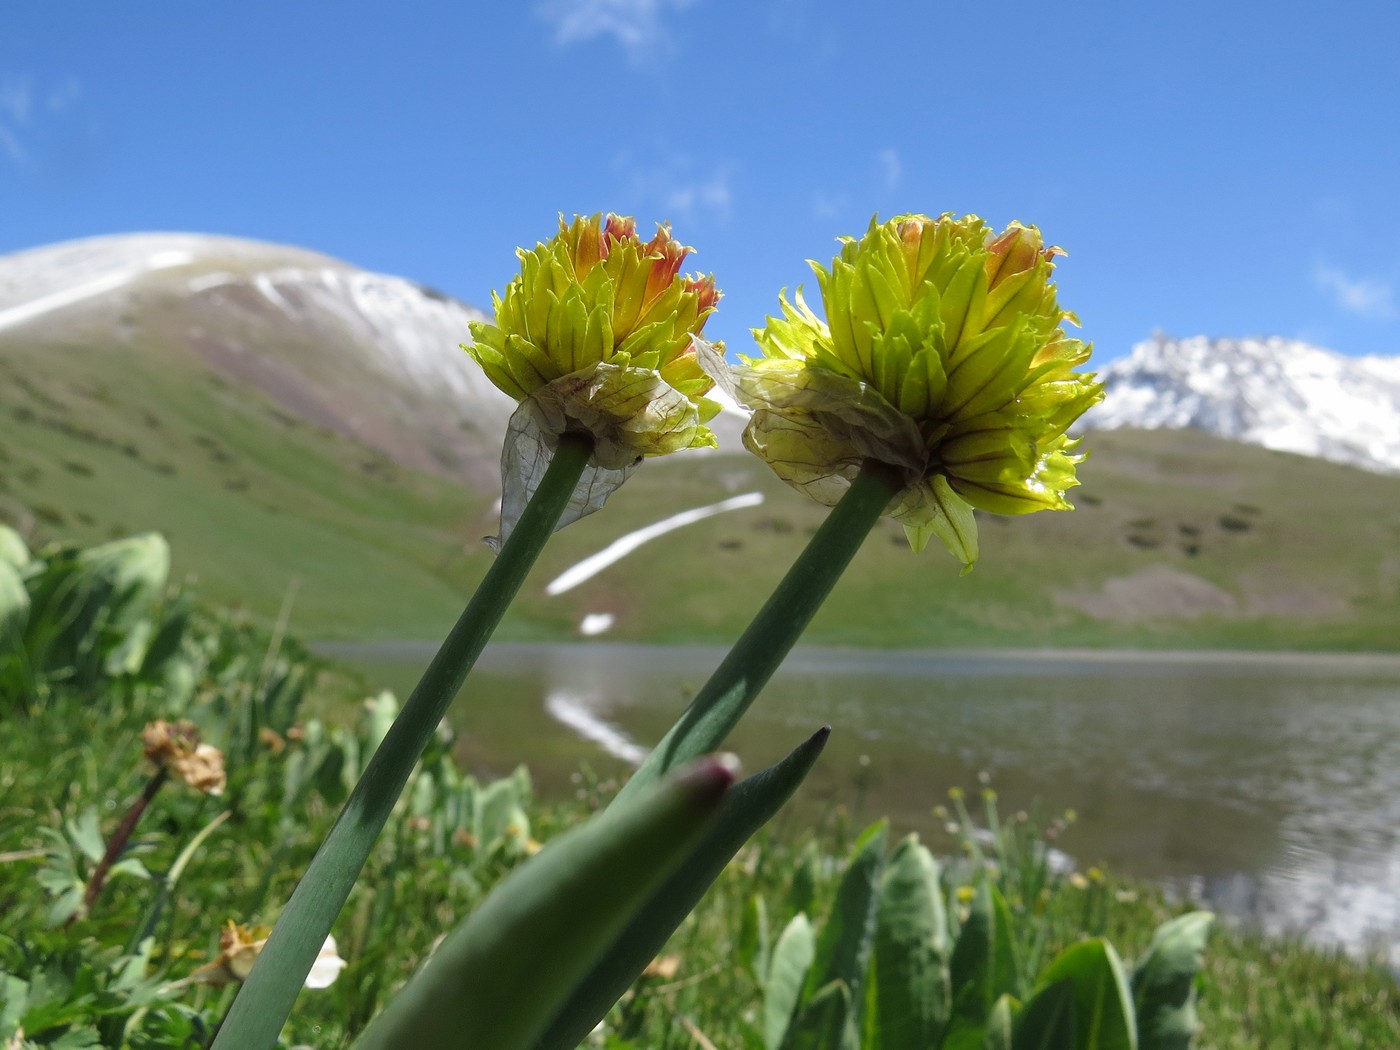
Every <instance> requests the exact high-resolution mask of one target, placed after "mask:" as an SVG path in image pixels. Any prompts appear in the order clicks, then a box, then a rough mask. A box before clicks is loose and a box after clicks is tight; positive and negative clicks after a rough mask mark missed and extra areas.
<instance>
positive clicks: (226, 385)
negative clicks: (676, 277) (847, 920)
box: [0, 335, 1400, 650]
mask: <svg viewBox="0 0 1400 1050" xmlns="http://www.w3.org/2000/svg"><path fill="white" fill-rule="evenodd" d="M138 344H139V345H140V346H141V349H139V350H137V349H133V346H135V345H138ZM1087 445H1088V447H1089V448H1090V450H1091V453H1092V454H1091V458H1090V460H1089V462H1088V463H1086V464H1085V465H1084V466H1083V468H1082V469H1081V472H1080V474H1081V477H1082V479H1083V480H1084V487H1083V488H1081V489H1079V490H1077V493H1076V494H1075V501H1076V502H1077V503H1078V505H1079V508H1080V509H1079V510H1078V511H1076V512H1074V513H1072V514H1050V513H1045V514H1038V515H1034V516H1031V517H1028V518H1022V519H1016V520H1009V519H990V518H984V519H983V524H982V546H983V554H982V560H981V562H980V563H979V565H978V566H977V568H976V570H975V571H974V572H973V573H971V574H970V575H969V576H966V577H959V575H958V566H957V564H956V563H955V562H954V561H953V559H951V558H950V557H948V556H946V555H945V554H943V553H942V552H941V550H936V549H933V548H930V549H929V550H928V551H926V552H925V553H924V554H922V555H919V556H915V555H914V554H912V553H911V552H910V551H909V550H908V548H907V546H906V545H905V543H904V539H903V534H902V531H901V530H900V529H899V528H898V527H897V526H896V525H894V524H893V523H891V522H884V523H882V524H881V525H880V526H879V527H878V528H877V530H876V532H875V534H874V535H872V537H871V539H870V540H869V541H868V542H867V544H866V546H865V548H864V549H863V550H862V551H861V553H860V555H859V556H858V557H857V559H856V561H855V563H854V565H853V566H852V568H851V570H850V571H849V572H848V573H847V575H846V577H845V579H843V581H842V583H841V585H840V587H839V588H838V590H837V592H836V594H835V595H834V596H833V598H832V599H831V601H830V602H829V603H828V606H827V607H826V609H824V611H823V612H822V614H821V615H820V616H819V617H818V619H817V621H816V623H815V624H814V625H813V628H812V630H811V632H809V634H808V636H807V638H808V640H809V641H812V642H818V643H830V644H849V645H881V646H910V647H913V646H966V645H974V646H976V645H1063V646H1071V645H1072V646H1080V645H1084V646H1103V645H1107V646H1163V647H1165V646H1173V647H1184V646H1210V647H1232V648H1290V649H1292V648H1304V649H1305V648H1343V649H1376V650H1394V649H1396V648H1400V478H1396V477H1382V476H1377V475H1373V474H1368V473H1365V472H1362V471H1360V470H1355V469H1351V468H1346V467H1340V466H1335V465H1332V464H1328V463H1323V462H1321V461H1317V460H1311V459H1306V458H1302V457H1297V456H1291V455H1285V454H1281V453H1272V452H1268V451H1264V450H1260V449H1257V448H1252V447H1248V446H1244V445H1239V444H1235V443H1232V442H1226V441H1221V440H1217V439H1213V438H1211V437H1208V436H1206V435H1204V434H1200V433H1195V432H1166V431H1157V432H1127V431H1120V432H1106V433H1096V434H1092V435H1091V436H1090V439H1089V441H1088V442H1087ZM755 489H759V490H761V491H763V492H765V493H766V494H767V496H768V498H767V500H766V501H765V503H764V504H763V505H761V506H759V507H756V508H752V509H747V510H741V511H736V512H733V513H730V514H726V515H723V516H721V517H718V518H715V519H712V520H710V521H707V522H704V523H702V524H699V525H696V526H691V527H687V528H684V529H681V530H679V531H677V532H674V533H671V534H669V535H667V536H665V537H663V538H661V539H659V540H656V541H654V542H652V543H650V544H647V545H645V546H643V547H642V548H641V549H639V550H638V551H636V552H635V553H634V554H631V555H629V556H628V557H627V558H625V559H624V560H623V561H621V562H619V563H618V564H616V565H614V566H613V567H611V568H610V569H607V570H605V571H603V572H602V573H600V574H599V575H598V576H596V577H594V578H593V579H591V580H589V581H587V582H586V583H584V584H582V585H581V586H579V587H578V588H576V589H575V590H572V591H570V592H568V593H566V594H564V595H562V596H560V597H557V598H549V597H546V596H545V595H544V594H543V586H544V583H545V582H546V581H548V580H549V579H551V578H552V577H553V576H554V575H555V574H557V573H558V572H560V571H562V570H563V569H564V568H566V567H568V566H569V565H571V564H573V563H574V562H576V561H578V560H579V559H581V558H583V557H585V556H586V555H588V554H591V553H593V552H594V551H596V550H598V549H600V548H602V547H604V546H606V545H607V544H608V543H609V542H611V541H612V540H614V539H615V538H617V537H618V536H620V535H622V534H624V533H626V532H628V531H630V530H632V529H635V528H639V527H641V526H643V525H646V524H650V523H652V522H654V521H657V520H658V519H660V518H662V517H664V516H666V515H669V514H671V513H674V512H676V511H679V510H684V509H687V508H690V507H695V506H700V505H704V504H706V503H711V502H714V501H717V500H720V499H723V498H725V497H726V496H728V495H732V494H735V493H738V492H746V491H753V490H755ZM494 497H495V492H494V491H483V490H482V487H481V486H480V485H478V486H477V487H476V491H472V489H471V488H470V487H469V486H468V485H467V484H466V483H465V482H462V481H459V480H457V479H454V478H450V477H442V476H436V475H430V474H425V473H421V472H417V471H413V470H409V469H406V468H404V467H402V466H400V465H398V464H396V463H394V462H392V461H391V460H389V459H388V458H387V457H386V456H385V455H384V454H382V453H379V452H374V451H371V450H368V449H366V448H364V447H363V446H360V445H358V444H356V443H354V442H353V441H351V440H349V439H347V438H345V437H342V436H339V435H337V434H335V433H333V432H332V431H330V430H329V429H326V428H324V427H321V426H318V425H315V424H312V423H309V422H305V421H304V420H301V419H299V418H297V417H295V416H294V415H292V414H290V413H289V412H288V411H286V410H285V408H284V407H279V406H278V405H277V404H275V403H274V402H273V401H272V400H270V399H269V398H268V397H266V396H265V395H264V394H263V393H261V392H260V391H259V390H257V389H254V388H253V387H251V386H249V385H245V384H243V383H241V382H238V381H233V380H229V379H221V378H219V377H218V376H216V375H215V374H214V373H212V372H210V371H209V370H208V369H207V368H206V367H205V365H204V364H202V363H200V362H199V361H198V360H197V359H194V358H192V357H191V356H190V355H188V354H186V353H182V352H181V350H180V349H179V347H178V346H176V345H175V344H174V343H173V342H165V341H162V340H160V339H151V340H148V341H141V340H137V341H135V342H127V343H125V344H121V345H101V346H97V345H86V344H83V343H80V342H79V343H70V344H67V345H55V344H53V343H37V342H36V343H26V342H24V341H23V340H22V339H20V338H17V337H15V336H13V335H11V336H9V337H7V339H6V341H5V345H4V346H3V347H0V519H3V520H6V521H8V522H10V523H11V524H14V525H15V526H16V527H18V528H19V529H20V530H21V531H22V532H24V533H26V534H27V535H28V536H29V538H30V539H31V541H32V542H35V543H37V542H42V541H43V540H44V539H46V538H55V537H72V538H75V539H77V540H79V541H83V542H90V541H93V540H98V539H104V538H107V537H110V536H116V535H126V534H130V533H132V532H137V531H143V530H148V529H155V530H159V531H161V532H164V533H165V534H166V535H167V536H168V537H169V538H170V540H171V543H172V547H173V550H174V555H175V558H176V569H177V573H183V574H187V575H191V576H195V577H197V578H198V581H199V593H200V595H201V597H202V598H203V599H205V600H208V601H212V602H218V603H227V604H236V605H242V606H245V607H247V608H249V609H250V610H252V611H253V612H254V613H255V614H257V615H258V616H261V617H266V618H271V617H272V616H273V615H275V613H276V611H277V609H278V607H279V605H280V604H281V602H282V601H283V598H284V596H285V595H286V594H287V593H288V590H289V588H295V591H294V606H293V609H294V612H293V616H292V626H293V629H294V630H295V631H296V632H297V633H298V634H300V635H301V636H303V637H313V638H314V637H349V638H355V637H361V638H418V637H427V638H434V637H438V636H440V635H441V634H442V633H443V632H444V631H445V629H446V627H447V625H448V624H449V623H450V621H451V620H452V619H453V618H455V616H456V615H457V613H458V612H459V611H460V608H461V603H462V600H463V596H464V595H465V594H466V593H467V592H468V591H469V590H470V588H471V587H472V585H473V584H474V582H475V580H476V579H478V578H479V576H480V574H481V573H482V571H483V570H484V567H485V565H486V562H487V559H488V557H489V554H488V553H487V551H486V549H485V547H484V546H483V545H482V544H481V543H480V542H479V541H480V537H482V536H484V535H486V534H488V533H490V532H492V531H494V527H495V522H494V520H493V519H492V516H491V513H490V505H491V503H492V501H493V499H494ZM824 513H825V512H824V510H823V509H822V508H820V507H816V506H814V505H809V504H807V503H806V502H804V501H803V500H802V499H801V498H800V497H798V496H797V495H796V494H795V493H792V492H790V491H788V490H786V489H785V488H783V487H782V486H781V485H779V484H778V483H777V482H776V481H774V480H773V479H772V477H771V475H769V474H768V472H767V470H766V468H765V467H763V465H762V464H760V463H758V462H757V461H756V460H752V459H751V458H750V457H747V456H745V455H709V456H693V457H690V458H688V459H685V460H677V461H672V462H664V461H662V462H656V463H650V464H647V465H646V466H645V467H643V469H642V470H640V471H639V472H638V474H637V475H636V476H635V477H634V478H633V479H632V480H631V481H629V482H628V484H627V485H626V486H625V487H624V488H623V489H622V490H621V491H620V492H619V493H618V494H617V496H616V497H614V501H613V502H612V503H611V504H609V506H608V508H607V509H606V510H605V511H604V512H603V513H602V514H599V515H595V516H594V517H592V518H589V519H585V520H584V521H581V522H579V523H577V524H575V525H573V526H571V527H569V528H568V529H567V530H565V531H564V532H562V533H560V534H559V536H558V537H556V539H555V541H554V542H553V543H552V544H551V546H550V547H549V549H547V551H546V553H545V555H544V556H543V558H542V560H541V564H540V566H539V567H538V569H537V571H536V576H535V578H534V580H533V581H532V583H531V584H530V585H529V586H527V593H526V594H524V595H523V596H522V599H521V601H520V602H519V603H518V604H517V606H516V607H515V609H514V610H513V612H512V614H511V616H510V618H509V619H508V620H507V623H506V625H505V627H504V629H503V633H504V634H505V635H507V636H510V637H515V638H536V637H567V636H571V635H572V634H573V633H574V630H575V625H576V624H577V623H578V622H579V620H580V619H581V618H582V617H583V615H584V614H586V613H590V612H609V613H612V614H613V615H614V616H615V617H616V626H615V627H614V629H613V630H612V632H610V634H609V635H608V637H610V638H615V639H624V638H625V639H645V640H664V641H672V642H675V641H712V642H722V641H726V640H730V639H732V638H733V637H734V636H735V635H736V634H737V632H738V631H739V630H740V629H741V628H742V626H743V624H744V623H746V622H747V619H748V617H749V616H750V615H751V614H752V613H753V612H754V611H755V610H756V609H757V607H758V605H759V604H760V603H761V601H762V600H763V598H764V597H765V596H766V595H767V593H768V591H769V589H770V587H771V586H772V584H773V583H774V582H775V581H776V579H777V578H778V577H779V576H780V575H781V573H782V571H783V570H784V568H785V567H786V566H787V565H788V564H789V563H790V562H791V560H792V558H793V556H794V555H795V553H796V549H797V545H798V544H799V543H800V542H802V541H803V540H804V539H805V537H806V535H807V534H809V533H810V532H811V531H812V530H813V529H814V528H815V527H816V524H817V523H818V522H819V521H820V519H821V517H822V515H823V514H824Z"/></svg>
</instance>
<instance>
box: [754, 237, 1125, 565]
mask: <svg viewBox="0 0 1400 1050" xmlns="http://www.w3.org/2000/svg"><path fill="white" fill-rule="evenodd" d="M1060 254H1063V253H1062V252H1061V251H1060V250H1059V249H1058V248H1053V247H1045V246H1044V244H1043V242H1042V240H1041V236H1040V231H1039V230H1037V229H1036V228H1035V227H1033V226H1022V225H1021V224H1019V223H1013V224H1011V225H1010V226H1008V227H1007V228H1006V230H1004V231H1003V232H1002V233H1000V234H997V233H995V232H994V231H993V230H992V229H991V228H990V227H988V226H987V225H986V224H985V223H984V222H983V221H982V220H981V219H979V218H977V217H976V216H975V215H968V216H964V217H963V218H961V219H958V218H954V217H953V216H952V215H943V216H940V217H939V218H937V219H931V218H929V217H927V216H924V215H904V216H900V217H898V218H896V219H893V220H890V221H888V222H885V223H878V222H875V221H872V222H871V224H870V228H869V230H868V231H867V232H866V234H865V236H864V237H862V238H860V239H859V240H857V239H854V238H846V239H844V242H843V245H842V249H841V253H840V254H839V255H838V256H837V257H836V258H835V259H834V260H833V261H832V264H831V267H830V269H827V268H826V267H823V266H820V265H819V264H816V263H813V264H812V266H813V269H814V270H815V271H816V274H817V279H818V282H819V283H820V286H821V292H822V300H823V302H824V304H825V307H826V315H827V320H826V321H825V322H824V321H822V320H821V319H820V318H819V317H817V316H816V315H815V314H814V313H813V312H812V311H811V310H810V309H809V308H808V307H807V304H806V303H805V302H804V301H803V298H802V295H801V293H800V292H799V293H798V295H797V296H796V301H795V303H794V302H789V301H788V300H787V299H786V297H784V298H782V300H781V302H782V310H783V317H782V318H781V319H778V318H769V320H768V324H767V326H766V327H764V328H763V329H759V330H755V332H754V336H755V338H756V339H757V340H758V343H759V346H760V347H761V348H762V350H763V351H764V355H765V356H764V357H763V358H760V359H746V365H747V367H745V368H743V369H741V370H740V379H739V387H740V394H741V397H742V399H743V400H744V401H745V402H746V403H748V405H749V406H750V407H751V408H753V409H754V416H753V420H752V422H751V423H750V426H749V428H748V430H747V431H746V432H745V443H746V444H747V445H748V447H749V448H750V449H751V450H752V451H754V452H756V453H757V454H758V455H759V456H761V457H762V458H763V459H765V460H766V461H767V462H768V463H769V465H770V466H771V467H772V468H773V469H774V471H775V472H776V473H778V475H779V476H780V477H782V478H783V479H784V480H786V481H788V482H789V483H790V484H792V485H793V486H794V487H797V488H799V489H801V490H802V491H804V492H807V493H808V494H809V495H812V496H813V497H814V498H816V499H818V500H820V501H821V502H824V503H834V502H835V501H836V499H838V498H839V497H840V495H841V493H842V492H843V491H844V490H845V488H846V486H847V485H848V484H849V479H850V478H851V477H853V476H854V474H855V473H856V472H857V471H858V470H859V469H860V466H861V464H862V463H863V462H864V461H865V460H867V459H875V460H879V461H881V462H884V463H888V464H891V465H893V466H895V467H898V468H900V470H901V471H902V472H903V474H904V477H905V481H906V485H905V488H904V489H903V491H902V492H901V493H900V494H899V496H898V497H897V498H896V500H895V502H894V503H893V504H891V507H890V510H889V511H888V513H890V514H892V515H893V516H894V517H895V518H897V519H898V520H900V521H901V522H903V523H904V525H905V528H906V531H907V532H908V533H909V539H910V542H911V544H912V545H913V546H914V547H915V549H916V550H917V549H919V548H921V547H923V546H924V544H925V543H927V541H928V539H929V538H930V537H931V536H934V535H936V536H938V537H939V538H941V539H942V540H943V541H944V543H945V544H946V545H947V547H948V549H949V550H950V551H952V553H953V554H955V555H956V556H957V557H958V558H959V559H960V560H962V561H963V563H964V564H965V565H969V566H970V565H971V564H972V563H973V562H974V561H976V558H977V532H976V525H975V523H974V521H973V517H972V510H973V508H978V509H981V510H985V511H991V512H994V513H999V514H1026V513H1030V512H1032V511H1037V510H1046V509H1068V508H1069V506H1070V504H1069V503H1068V502H1067V501H1066V500H1065V497H1064V493H1065V490H1066V489H1068V488H1070V487H1071V486H1073V485H1075V484H1077V483H1078V482H1077V480H1076V479H1075V465H1076V464H1077V463H1078V462H1079V461H1080V460H1081V459H1082V458H1083V457H1082V456H1079V455H1075V454H1073V450H1074V447H1075V444H1076V442H1075V441H1073V440H1071V439H1069V438H1068V437H1067V436H1066V430H1067V429H1068V427H1069V426H1070V424H1071V423H1073V422H1074V421H1075V420H1076V419H1078V418H1079V416H1080V415H1081V414H1082V413H1083V412H1084V410H1085V409H1087V408H1088V407H1089V406H1090V405H1092V404H1094V403H1095V402H1096V401H1098V400H1099V399H1100V398H1101V397H1102V387H1101V386H1100V385H1099V384H1098V383H1096V382H1094V377H1093V376H1092V375H1091V374H1087V373H1081V372H1076V371H1075V368H1077V367H1078V366H1079V365H1082V364H1084V363H1085V362H1086V361H1087V360H1088V358H1089V353H1090V347H1089V346H1088V345H1087V344H1085V343H1083V342H1081V341H1080V340H1078V339H1071V338H1068V337H1067V336H1066V335H1065V332H1064V330H1063V328H1062V325H1063V324H1064V322H1066V321H1070V322H1075V318H1074V315H1073V314H1070V313H1069V312H1067V311H1064V310H1061V309H1060V308H1059V304H1058V301H1057V298H1056V293H1055V287H1054V285H1053V284H1052V283H1051V281H1050V277H1051V274H1052V272H1053V270H1054V264H1053V262H1052V260H1053V259H1054V258H1055V256H1056V255H1060Z"/></svg>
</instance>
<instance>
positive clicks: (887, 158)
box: [875, 149, 904, 190]
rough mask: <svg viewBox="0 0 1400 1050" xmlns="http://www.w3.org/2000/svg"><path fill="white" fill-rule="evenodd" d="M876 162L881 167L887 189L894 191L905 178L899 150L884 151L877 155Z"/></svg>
mask: <svg viewBox="0 0 1400 1050" xmlns="http://www.w3.org/2000/svg"><path fill="white" fill-rule="evenodd" d="M875 160H876V163H878V164H879V165H880V175H881V177H882V179H883V180H884V187H885V189H887V190H892V189H894V188H895V187H896V186H898V185H899V180H900V179H901V178H902V177H903V176H904V165H903V164H902V163H901V162H900V159H899V150H896V149H882V150H881V151H880V152H879V153H877V154H875Z"/></svg>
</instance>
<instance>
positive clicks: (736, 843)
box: [537, 728, 831, 1050]
mask: <svg viewBox="0 0 1400 1050" xmlns="http://www.w3.org/2000/svg"><path fill="white" fill-rule="evenodd" d="M830 732H831V730H830V729H828V728H823V729H821V730H819V731H818V732H816V733H814V734H813V735H812V736H811V737H809V738H808V739H807V740H806V741H804V742H803V743H802V744H801V745H800V746H799V747H798V748H796V749H795V750H794V751H793V752H792V754H790V755H788V756H787V757H786V758H785V759H783V760H782V761H781V762H779V763H778V764H776V765H774V766H771V767H769V768H768V769H765V770H763V771H762V772H761V773H757V774H755V775H754V776H751V777H749V778H748V779H747V780H744V781H743V782H742V783H739V784H736V785H735V786H734V789H733V790H732V791H731V792H730V793H729V795H728V796H727V797H726V798H725V800H724V803H723V805H722V806H721V807H720V813H719V815H718V817H717V818H716V819H715V821H714V823H713V825H712V827H711V830H710V831H709V832H707V833H706V834H705V835H704V837H703V838H702V839H701V840H700V842H699V843H697V844H696V846H695V847H694V849H693V850H692V851H691V854H690V856H689V857H688V858H687V859H686V861H685V863H684V864H682V865H681V867H680V869H679V870H678V871H677V872H676V874H675V875H674V876H672V877H671V878H670V879H669V880H668V881H667V882H666V883H665V884H664V885H663V886H662V887H660V888H659V889H658V890H657V891H656V892H655V893H653V894H652V897H651V899H650V900H649V901H648V902H647V903H646V905H645V907H643V908H641V909H639V910H638V911H637V913H636V914H635V915H634V916H633V918H632V920H631V921H630V922H629V924H628V925H627V927H626V929H625V930H624V931H623V932H622V933H621V934H619V936H618V937H617V939H616V940H615V941H614V943H613V945H612V946H611V947H610V948H609V949H608V951H607V953H606V954H605V955H603V956H602V957H601V958H600V959H599V960H598V962H597V964H596V965H595V966H594V967H593V969H592V971H591V972H590V973H589V974H588V976H587V978H586V979H585V980H582V981H580V982H579V984H578V986H577V987H576V988H575V989H574V991H573V992H572V994H571V995H570V996H569V999H568V1001H567V1003H565V1004H564V1006H563V1007H562V1008H561V1009H560V1010H559V1012H558V1014H557V1015H556V1016H555V1017H554V1019H553V1020H552V1021H551V1022H550V1025H549V1029H548V1031H547V1032H546V1034H545V1035H544V1036H543V1037H542V1038H541V1040H540V1042H539V1044H538V1047H537V1050H572V1048H573V1047H575V1046H577V1045H578V1044H579V1043H580V1042H581V1041H582V1040H583V1039H584V1037H585V1036H587V1035H588V1033H589V1031H591V1030H592V1028H593V1027H594V1025H596V1024H597V1023H598V1021H599V1020H600V1019H601V1018H602V1017H603V1016H605V1015H606V1014H607V1012H608V1010H609V1009H611V1008H612V1005H613V1004H614V1003H615V1002H617V1000H618V999H619V998H620V997H621V996H622V993H623V992H625V991H626V990H627V988H628V986H629V985H631V983H632V982H633V981H634V980H636V978H637V975H638V974H640V973H641V972H642V969H643V967H645V966H646V964H647V963H648V962H649V961H650V960H651V959H652V958H653V957H654V956H655V955H656V954H657V952H659V951H660V950H661V948H662V947H663V946H664V945H665V943H666V941H667V939H668V938H669V937H670V936H671V934H672V933H673V932H674V931H675V929H676V928H677V927H678V926H680V924H681V922H682V921H684V919H685V917H686V916H687V915H689V914H690V912H691V910H692V909H693V908H694V907H695V905H696V904H697V903H698V902H699V900H700V898H701V897H702V896H704V894H705V891H706V890H707V889H709V887H710V884H711V883H713V882H714V880H715V879H716V878H717V877H718V876H719V873H720V872H721V871H723V870H724V867H725V865H726V864H728V863H729V861H730V860H731V859H732V858H733V856H734V854H735V853H737V852H738V851H739V847H741V846H742V845H743V844H744V843H745V842H747V841H748V840H749V838H750V836H752V835H753V833H754V832H755V831H757V830H758V829H759V828H760V827H762V826H763V825H764V824H765V823H767V821H768V820H769V819H770V818H771V817H772V816H773V814H774V813H776V812H777V811H778V810H779V809H780V808H781V807H782V805H783V803H785V802H786V801H787V800H788V799H789V798H790V797H791V796H792V793H793V792H794V791H795V790H796V789H797V785H798V784H800V783H802V780H803V778H804V777H806V775H807V773H808V771H809V770H810V769H811V768H812V764H813V763H814V762H816V760H817V756H818V755H820V754H821V752H822V748H824V747H825V746H826V740H827V737H828V736H829V735H830ZM616 806H617V803H613V805H612V806H609V807H608V810H607V811H605V812H611V810H612V809H614V808H616Z"/></svg>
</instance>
